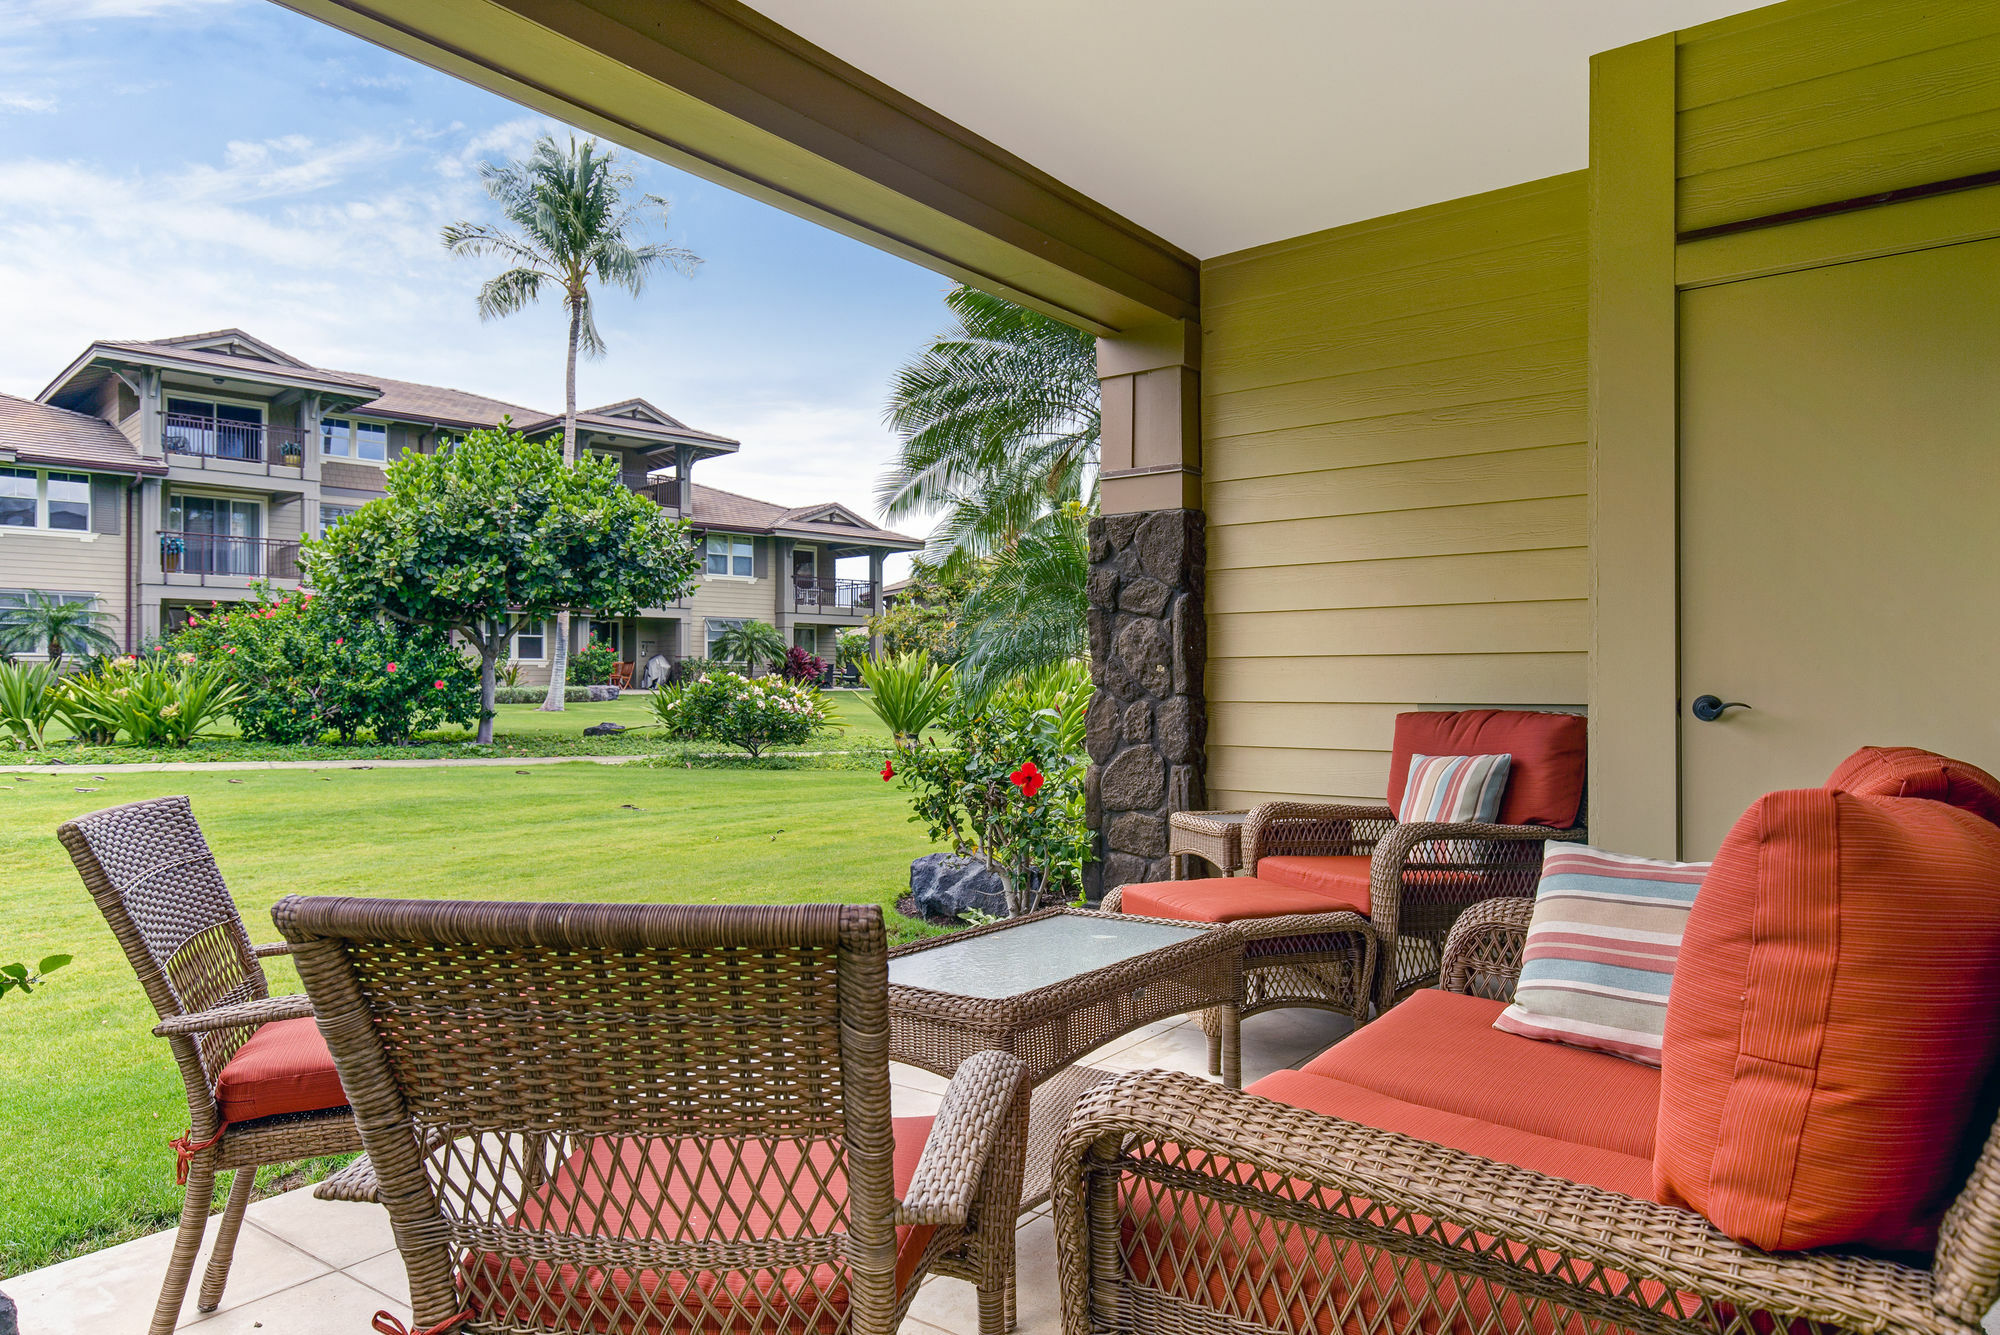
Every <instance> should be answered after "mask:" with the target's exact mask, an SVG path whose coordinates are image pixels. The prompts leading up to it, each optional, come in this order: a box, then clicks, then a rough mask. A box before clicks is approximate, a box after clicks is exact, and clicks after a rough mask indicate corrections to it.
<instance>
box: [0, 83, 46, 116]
mask: <svg viewBox="0 0 2000 1335" xmlns="http://www.w3.org/2000/svg"><path fill="white" fill-rule="evenodd" d="M58 105H60V104H59V103H58V102H57V101H56V97H55V95H54V94H53V93H24V92H21V91H19V90H17V89H9V88H0V111H37V112H49V111H54V110H55V109H56V107H57V106H58Z"/></svg>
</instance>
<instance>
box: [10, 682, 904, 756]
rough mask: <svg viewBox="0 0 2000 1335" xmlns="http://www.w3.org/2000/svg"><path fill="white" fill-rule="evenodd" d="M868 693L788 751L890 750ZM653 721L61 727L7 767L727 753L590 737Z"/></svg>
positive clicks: (504, 713)
mask: <svg viewBox="0 0 2000 1335" xmlns="http://www.w3.org/2000/svg"><path fill="white" fill-rule="evenodd" d="M863 695H865V692H859V691H831V692H828V694H827V698H828V700H829V701H831V702H832V704H833V707H834V710H835V716H836V718H837V719H838V720H839V726H838V727H836V728H834V729H832V730H831V731H829V732H826V733H824V734H822V735H820V736H818V737H815V738H813V739H812V740H811V741H809V742H804V743H802V744H800V745H798V746H794V747H786V748H784V749H785V750H787V751H817V752H828V751H851V750H871V751H872V750H879V749H881V748H884V747H886V746H888V745H889V740H890V739H889V733H888V730H887V729H885V728H884V727H883V726H882V721H881V720H880V719H878V718H876V717H875V715H874V714H872V713H870V712H869V710H868V707H867V706H866V705H865V704H863V703H862V697H863ZM652 721H653V713H652V697H651V696H650V695H624V696H620V697H619V698H618V699H616V700H610V701H606V702H604V703H602V704H572V705H569V706H567V707H565V708H564V709H562V710H561V711H559V712H558V711H554V710H550V711H544V710H542V709H541V708H540V707H539V706H537V705H498V706H496V707H495V713H494V719H493V745H492V746H490V747H482V746H478V745H475V744H474V742H473V738H474V737H475V736H476V735H477V734H476V733H475V731H474V730H473V729H470V728H447V729H442V730H440V731H437V732H431V733H426V734H424V735H423V736H421V737H419V738H416V739H415V740H414V741H412V742H411V743H410V744H408V745H404V746H383V745H378V744H376V743H375V742H373V741H371V740H368V739H366V738H363V739H361V740H358V741H355V742H352V743H349V744H347V745H340V744H339V743H337V742H334V741H331V740H329V741H327V742H325V743H324V744H321V745H314V746H277V745H273V744H272V743H269V742H250V741H244V740H243V739H242V738H241V737H238V736H236V735H235V728H234V726H233V725H231V724H229V723H224V724H223V725H222V726H221V728H220V729H218V731H219V732H221V733H223V734H225V735H221V736H216V737H205V738H202V739H201V740H200V741H197V742H194V743H192V744H190V745H189V746H187V747H184V748H180V749H170V748H165V747H137V746H128V745H119V746H80V745H78V744H76V743H74V742H71V741H67V740H63V734H62V733H61V729H60V728H57V729H53V730H51V732H50V734H49V736H50V744H49V746H48V749H47V750H46V751H43V752H39V753H24V752H8V751H6V750H4V749H0V762H11V763H15V764H34V763H37V762H39V761H42V760H46V759H57V760H61V761H62V762H64V763H65V764H72V765H129V764H137V763H139V762H142V761H160V760H168V761H180V762H186V763H190V764H200V763H203V762H206V761H217V760H385V759H394V760H418V759H451V758H455V757H465V756H503V757H504V756H639V755H644V756H650V755H665V756H673V757H677V758H679V757H683V756H685V755H687V754H688V753H691V752H692V753H697V754H707V753H713V752H715V751H717V750H718V749H720V748H717V747H715V746H713V745H709V744H704V743H683V742H676V741H672V740H670V739H668V738H665V737H662V736H661V735H660V732H659V730H658V729H657V728H644V729H643V730H639V731H634V732H629V733H625V734H623V735H622V736H616V737H585V736H584V735H583V730H584V729H585V728H587V727H589V726H591V725H592V724H595V723H622V724H624V725H625V726H626V727H628V728H634V729H638V728H639V727H640V725H641V724H647V723H651V722H652Z"/></svg>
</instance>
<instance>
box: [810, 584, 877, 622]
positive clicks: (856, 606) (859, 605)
mask: <svg viewBox="0 0 2000 1335" xmlns="http://www.w3.org/2000/svg"><path fill="white" fill-rule="evenodd" d="M792 584H793V591H792V598H793V609H794V610H795V611H799V612H811V613H814V614H816V615H822V616H851V617H866V616H873V615H875V612H876V609H877V607H878V605H879V603H880V602H881V594H880V590H879V589H878V588H877V587H876V585H875V583H874V582H873V581H872V580H865V579H830V578H828V577H826V576H824V575H797V576H794V577H793V580H792Z"/></svg>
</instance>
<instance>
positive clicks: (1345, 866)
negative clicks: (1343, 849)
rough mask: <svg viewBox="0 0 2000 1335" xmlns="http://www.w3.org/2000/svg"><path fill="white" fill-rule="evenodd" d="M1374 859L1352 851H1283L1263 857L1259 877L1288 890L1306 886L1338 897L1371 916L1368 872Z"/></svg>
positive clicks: (1317, 891)
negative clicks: (1299, 853)
mask: <svg viewBox="0 0 2000 1335" xmlns="http://www.w3.org/2000/svg"><path fill="white" fill-rule="evenodd" d="M1371 863H1372V859H1370V858H1367V857H1358V856H1354V855H1352V854H1348V855H1343V856H1338V857H1297V856H1292V855H1289V854H1281V855H1279V856H1277V857H1269V858H1260V859H1258V861H1257V877H1258V879H1259V880H1264V881H1270V882H1271V883H1272V884H1274V885H1282V886H1284V887H1285V888H1286V889H1288V890H1306V891H1310V892H1312V893H1313V894H1317V895H1324V896H1326V898H1328V899H1330V900H1338V901H1341V902H1343V903H1345V904H1346V905H1347V907H1349V908H1351V909H1353V910H1354V911H1355V912H1356V913H1359V914H1361V915H1362V916H1363V917H1366V916H1368V904H1369V899H1368V874H1369V867H1370V865H1371Z"/></svg>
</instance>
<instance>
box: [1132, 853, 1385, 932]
mask: <svg viewBox="0 0 2000 1335" xmlns="http://www.w3.org/2000/svg"><path fill="white" fill-rule="evenodd" d="M1308 860H1310V861H1320V862H1325V861H1333V860H1335V859H1327V858H1318V859H1308ZM1351 860H1352V861H1357V862H1360V863H1361V864H1362V865H1363V866H1364V868H1365V867H1366V865H1367V862H1368V859H1367V858H1355V859H1351ZM1265 861H1266V862H1269V861H1271V859H1269V858H1266V859H1265ZM1362 875H1363V881H1362V887H1363V888H1362V893H1361V902H1360V903H1359V904H1358V905H1357V904H1356V903H1355V902H1354V900H1353V898H1352V896H1351V895H1348V894H1344V893H1338V892H1328V891H1325V890H1316V889H1311V888H1300V887H1297V886H1289V885H1279V884H1278V883H1277V882H1275V881H1270V880H1266V879H1265V878H1264V877H1262V876H1212V877H1208V878H1206V879H1204V880H1199V881H1151V882H1142V883H1138V884H1134V885H1128V886H1126V887H1125V889H1124V898H1123V899H1121V900H1120V901H1119V910H1120V911H1121V912H1124V913H1132V914H1137V915H1138V916H1140V917H1142V918H1174V919H1178V920H1179V921H1181V922H1241V921H1242V920H1244V919H1246V918H1277V917H1282V916H1284V915H1285V914H1290V913H1339V912H1343V911H1345V912H1352V913H1366V912H1368V892H1367V880H1366V876H1367V873H1366V872H1365V871H1364V872H1363V873H1362Z"/></svg>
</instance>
